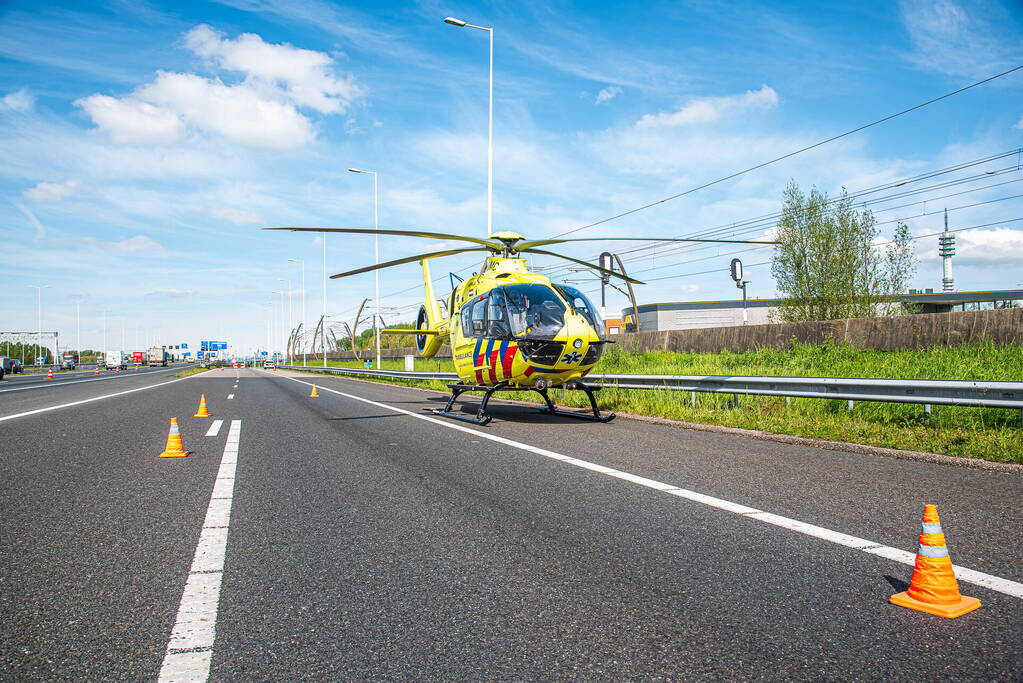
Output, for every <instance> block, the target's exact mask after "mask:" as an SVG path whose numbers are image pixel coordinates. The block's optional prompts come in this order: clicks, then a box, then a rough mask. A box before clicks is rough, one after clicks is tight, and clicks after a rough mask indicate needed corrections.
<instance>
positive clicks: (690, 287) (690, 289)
mask: <svg viewBox="0 0 1023 683" xmlns="http://www.w3.org/2000/svg"><path fill="white" fill-rule="evenodd" d="M678 289H679V291H680V292H685V293H686V294H693V293H694V292H698V291H700V285H682V286H681V287H679V288H678Z"/></svg>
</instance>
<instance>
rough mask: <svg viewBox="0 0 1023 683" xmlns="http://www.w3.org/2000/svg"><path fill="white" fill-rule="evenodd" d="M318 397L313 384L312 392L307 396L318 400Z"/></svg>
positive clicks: (318, 394)
mask: <svg viewBox="0 0 1023 683" xmlns="http://www.w3.org/2000/svg"><path fill="white" fill-rule="evenodd" d="M319 397H320V393H319V392H318V391H316V385H315V384H314V385H313V391H312V393H310V394H309V398H319Z"/></svg>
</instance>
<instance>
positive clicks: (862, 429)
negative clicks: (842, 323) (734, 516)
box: [330, 343, 1023, 463]
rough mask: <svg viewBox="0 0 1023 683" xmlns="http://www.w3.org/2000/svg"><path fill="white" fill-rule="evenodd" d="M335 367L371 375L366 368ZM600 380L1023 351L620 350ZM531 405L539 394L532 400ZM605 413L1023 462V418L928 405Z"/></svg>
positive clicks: (745, 403)
mask: <svg viewBox="0 0 1023 683" xmlns="http://www.w3.org/2000/svg"><path fill="white" fill-rule="evenodd" d="M330 364H331V365H334V366H342V367H361V364H360V363H359V362H357V361H331V363H330ZM383 365H384V369H388V370H403V369H404V362H403V361H401V360H394V361H388V360H384V362H383ZM416 370H417V371H435V372H436V371H440V372H453V371H454V366H453V364H452V362H451V361H450V360H441V361H437V360H430V359H417V360H416ZM594 372H596V373H600V374H650V375H660V374H665V375H668V374H672V375H753V376H765V375H774V376H791V377H879V378H888V379H895V378H898V379H962V380H980V381H998V380H1009V381H1021V380H1023V346H1020V345H1010V346H994V345H993V344H989V343H981V344H971V345H967V346H961V347H956V348H935V349H927V350H919V351H916V350H914V351H873V350H860V349H854V348H850V347H848V346H836V345H833V344H824V345H820V346H793V347H792V348H791V349H787V350H781V351H778V350H770V349H765V350H761V351H755V352H749V353H729V352H722V353H677V352H670V351H655V352H648V353H643V354H635V355H632V354H627V353H623V352H621V351H619V350H617V349H615V348H613V347H612V350H611V351H609V352H608V353H607V354H606V355H605V356H604V358H603V359H602V360H601V362H600V364H598V365H597V367H596V368H595V370H594ZM394 383H398V384H406V385H409V386H420V387H426V388H432V389H440V390H442V391H446V390H447V387H446V386H445V385H444V383H442V382H432V381H431V382H417V381H409V380H395V381H394ZM554 394H555V396H556V400H557V402H558V403H561V404H564V405H575V406H584V405H586V397H585V396H584V395H582V394H581V393H579V392H560V391H556V392H554ZM522 396H523V397H526V396H529V394H523V395H522ZM598 398H599V404H600V407H601V409H602V410H617V411H622V412H628V413H636V414H641V415H655V416H660V417H666V418H670V419H675V420H683V421H686V422H699V423H705V424H716V425H724V426H729V427H741V428H745V429H759V430H763V431H768V432H775V433H778V434H791V435H795V436H806V437H812V438H818V439H828V440H836V441H850V442H854V443H861V444H868V445H874V446H883V447H887V448H899V449H905V450H916V451H928V452H932V453H943V454H946V455H959V456H965V457H971V458H983V459H986V460H993V461H1000V462H1017V463H1023V428H1021V423H1020V420H1021V415H1020V411H1017V410H1008V409H997V408H959V407H955V406H934V407H933V409H932V414H931V416H930V417H928V416H926V415H925V413H924V409H923V406H921V405H913V404H898V403H874V402H865V401H864V402H857V403H856V404H855V405H854V407H853V410H852V411H849V410H848V409H847V404H846V401H844V400H828V399H792V400H791V405H786V402H785V399H784V398H783V397H771V396H741V395H740V397H739V407H738V408H733V407H731V396H730V395H728V396H725V395H711V394H697V395H696V405H695V406H693V405H692V404H691V399H690V394H689V393H688V392H677V391H659V390H617V389H605V390H603V391H601V392H600V393H599V394H598Z"/></svg>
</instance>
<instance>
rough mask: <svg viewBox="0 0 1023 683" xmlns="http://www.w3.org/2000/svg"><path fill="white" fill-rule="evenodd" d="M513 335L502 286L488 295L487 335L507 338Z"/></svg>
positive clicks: (494, 337)
mask: <svg viewBox="0 0 1023 683" xmlns="http://www.w3.org/2000/svg"><path fill="white" fill-rule="evenodd" d="M510 336H511V328H510V327H509V326H508V311H507V307H506V306H505V300H504V292H503V291H501V288H498V289H495V290H492V291H491V292H490V296H488V297H487V337H490V338H492V339H507V338H508V337H510Z"/></svg>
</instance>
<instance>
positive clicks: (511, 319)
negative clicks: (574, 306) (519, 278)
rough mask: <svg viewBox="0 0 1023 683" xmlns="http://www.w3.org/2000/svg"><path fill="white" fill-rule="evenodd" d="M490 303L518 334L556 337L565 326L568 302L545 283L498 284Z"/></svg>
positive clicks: (495, 313) (509, 327)
mask: <svg viewBox="0 0 1023 683" xmlns="http://www.w3.org/2000/svg"><path fill="white" fill-rule="evenodd" d="M490 304H491V306H490V309H491V311H493V314H494V316H495V317H500V318H501V319H503V320H504V321H505V322H506V324H507V326H508V329H509V330H510V332H511V335H512V336H514V337H522V336H528V337H530V338H533V339H553V338H554V335H556V334H557V333H558V332H559V331H560V330H561V328H562V327H564V326H565V304H563V303H562V302H561V300H560V299H559V298H558V295H557V294H555V293H554V292H553V291H551V290H550V289H549V288H547V287H544V286H543V285H508V286H506V287H498V288H497V289H493V290H491V291H490ZM502 312H503V314H502Z"/></svg>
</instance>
